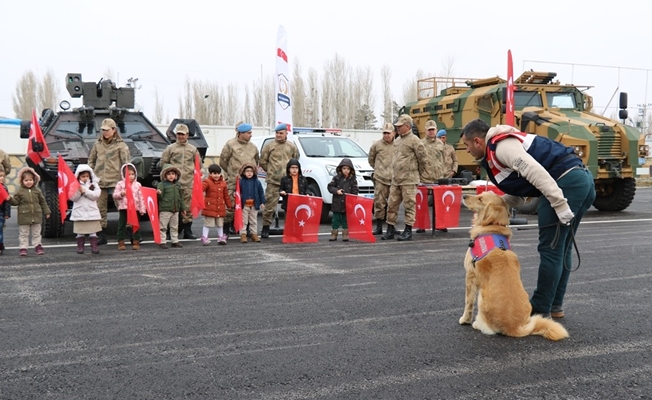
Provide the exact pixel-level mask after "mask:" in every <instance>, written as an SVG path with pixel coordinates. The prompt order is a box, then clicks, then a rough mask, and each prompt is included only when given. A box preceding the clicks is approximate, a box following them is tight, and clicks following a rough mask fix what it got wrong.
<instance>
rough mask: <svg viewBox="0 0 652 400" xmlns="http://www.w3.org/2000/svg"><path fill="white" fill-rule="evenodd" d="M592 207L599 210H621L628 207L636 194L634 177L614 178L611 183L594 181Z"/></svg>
mask: <svg viewBox="0 0 652 400" xmlns="http://www.w3.org/2000/svg"><path fill="white" fill-rule="evenodd" d="M596 183H597V184H596V195H597V196H596V198H595V201H594V202H593V207H595V208H597V209H598V210H600V211H622V210H624V209H626V208H627V207H629V205H630V204H632V200H634V195H635V194H636V180H635V179H634V178H625V179H614V181H613V182H612V183H611V184H601V183H600V182H596Z"/></svg>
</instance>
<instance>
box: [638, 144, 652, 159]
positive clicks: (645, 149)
mask: <svg viewBox="0 0 652 400" xmlns="http://www.w3.org/2000/svg"><path fill="white" fill-rule="evenodd" d="M649 152H650V147H649V146H648V145H646V144H642V145H640V146H638V155H639V156H640V157H647V156H648V154H649Z"/></svg>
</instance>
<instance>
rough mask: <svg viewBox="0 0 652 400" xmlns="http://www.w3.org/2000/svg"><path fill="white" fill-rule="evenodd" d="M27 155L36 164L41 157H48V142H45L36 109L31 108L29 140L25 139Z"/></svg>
mask: <svg viewBox="0 0 652 400" xmlns="http://www.w3.org/2000/svg"><path fill="white" fill-rule="evenodd" d="M27 157H29V159H30V160H31V161H32V162H33V163H34V164H38V163H40V162H41V159H43V158H48V157H50V150H49V149H48V144H47V143H45V138H44V137H43V132H42V131H41V125H39V123H38V118H37V117H36V110H35V109H33V108H32V124H31V125H30V128H29V140H28V141H27Z"/></svg>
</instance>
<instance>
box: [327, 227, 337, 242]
mask: <svg viewBox="0 0 652 400" xmlns="http://www.w3.org/2000/svg"><path fill="white" fill-rule="evenodd" d="M336 240H337V229H333V230H331V237H330V238H329V239H328V241H329V242H334V241H336Z"/></svg>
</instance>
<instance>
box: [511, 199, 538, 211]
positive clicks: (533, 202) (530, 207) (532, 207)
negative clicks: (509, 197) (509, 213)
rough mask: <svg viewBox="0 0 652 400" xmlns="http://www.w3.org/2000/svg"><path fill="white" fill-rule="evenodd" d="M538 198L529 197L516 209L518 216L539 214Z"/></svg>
mask: <svg viewBox="0 0 652 400" xmlns="http://www.w3.org/2000/svg"><path fill="white" fill-rule="evenodd" d="M538 208H539V198H538V197H530V198H529V199H528V200H526V201H525V203H523V204H521V205H520V206H518V207H516V212H518V213H519V214H528V215H537V214H538V213H539V211H538Z"/></svg>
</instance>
